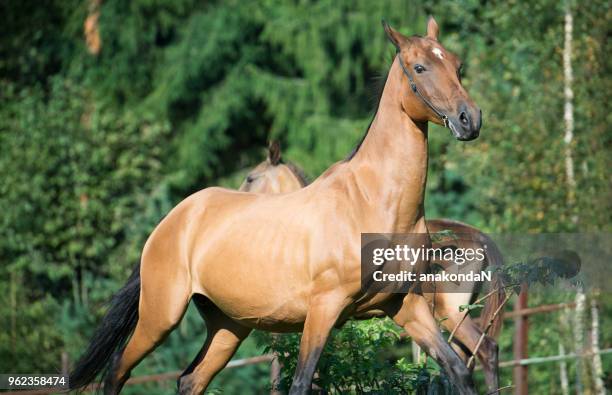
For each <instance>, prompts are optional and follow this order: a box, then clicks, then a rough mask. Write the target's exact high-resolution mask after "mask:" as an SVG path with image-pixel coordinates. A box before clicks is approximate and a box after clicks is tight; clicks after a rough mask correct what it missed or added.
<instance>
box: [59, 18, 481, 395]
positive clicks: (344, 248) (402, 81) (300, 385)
mask: <svg viewBox="0 0 612 395" xmlns="http://www.w3.org/2000/svg"><path fill="white" fill-rule="evenodd" d="M385 31H386V33H387V36H388V37H389V39H390V40H391V42H392V43H393V44H394V45H395V47H396V49H397V56H396V57H395V59H394V61H393V63H392V65H391V68H390V70H389V73H388V76H387V81H386V83H385V87H384V90H383V93H382V96H381V99H380V103H379V106H378V110H377V112H376V115H375V116H374V119H373V120H372V123H371V125H370V127H369V129H368V131H367V133H366V135H365V137H364V139H363V141H362V143H361V144H360V146H359V148H358V149H357V150H356V151H355V152H354V154H353V155H351V157H350V159H349V160H346V161H344V162H341V163H337V164H335V165H334V166H332V167H331V168H330V169H329V170H327V171H326V172H325V173H324V174H323V175H322V176H321V177H319V178H318V179H317V180H315V181H314V182H313V183H312V184H310V185H308V186H307V187H306V188H302V189H299V190H297V191H295V192H292V193H287V194H278V195H264V194H255V193H245V192H238V191H232V190H227V189H223V188H207V189H204V190H202V191H199V192H197V193H195V194H193V195H191V196H189V197H188V198H186V199H185V200H183V201H182V202H181V203H179V204H178V205H177V206H176V207H175V208H173V209H172V210H171V211H170V213H168V215H167V216H166V217H165V218H164V219H163V220H162V221H161V222H160V223H159V225H158V226H157V227H156V228H155V230H154V231H153V233H152V234H151V236H150V237H149V239H148V240H147V242H146V244H145V247H144V249H143V252H142V256H141V261H140V267H139V268H136V269H135V271H134V273H133V275H132V276H131V277H130V279H129V280H128V283H127V284H126V285H125V286H124V288H122V289H121V290H120V291H119V293H118V294H117V295H115V297H114V299H113V301H112V302H111V307H110V309H109V311H108V313H107V315H106V316H105V317H104V319H103V321H102V323H101V325H100V327H99V328H98V331H97V332H96V333H95V334H94V336H93V338H92V340H91V343H90V345H89V347H88V349H87V350H86V351H85V353H84V355H83V356H82V358H81V359H80V360H79V361H78V362H77V365H76V367H75V369H74V371H73V372H72V373H71V375H70V386H71V388H80V387H82V386H84V385H86V384H88V383H90V382H91V381H93V380H95V378H96V377H97V375H98V373H99V372H101V371H102V370H104V369H107V371H108V373H107V374H106V377H105V380H104V391H105V392H106V393H107V394H115V393H118V392H119V391H120V390H121V387H122V386H123V384H124V383H125V381H126V380H127V378H128V377H129V374H130V371H131V370H132V368H133V367H134V366H135V365H136V364H137V363H138V362H140V360H142V359H143V358H144V357H145V356H146V355H147V354H148V353H150V352H151V351H152V350H153V349H154V348H155V347H156V346H157V345H158V344H160V343H161V342H162V341H163V340H164V338H165V337H166V336H167V335H168V333H169V332H170V331H172V330H173V329H174V328H175V327H176V326H177V325H178V323H179V322H180V320H181V318H182V317H183V314H184V313H185V310H186V308H187V305H188V304H189V302H190V301H192V300H193V301H194V302H195V303H196V305H197V307H198V309H199V311H200V313H201V314H202V316H203V317H204V319H205V320H206V325H207V330H208V338H207V339H206V342H205V344H204V346H203V347H202V350H201V351H200V352H199V354H198V355H197V356H196V358H195V359H194V361H193V362H192V364H191V365H190V366H189V367H188V368H187V370H186V371H185V372H184V374H183V375H182V376H181V378H180V379H179V383H178V384H179V392H180V393H181V394H199V393H202V392H203V391H204V390H205V389H206V387H207V385H208V384H209V383H210V381H211V379H212V378H213V377H214V375H215V374H216V373H217V372H219V370H221V369H222V368H223V366H225V364H226V363H227V362H228V360H229V359H230V358H231V357H232V355H233V354H234V352H235V350H236V349H237V348H238V346H239V345H240V343H241V341H242V340H243V339H244V338H245V337H246V336H247V335H248V334H249V333H250V332H251V330H252V329H253V328H258V329H262V330H268V331H273V332H284V331H302V332H303V335H302V340H301V343H300V352H299V359H298V365H297V368H296V371H295V375H294V380H293V384H292V386H291V389H290V394H306V393H308V392H309V391H310V388H311V382H312V377H313V374H314V371H315V368H316V365H317V362H318V360H319V356H320V354H321V351H322V349H323V346H324V345H325V343H326V341H327V338H328V336H329V333H330V330H331V329H332V327H333V326H334V325H337V324H340V323H342V322H344V321H345V320H347V319H348V318H349V317H351V316H354V315H360V314H365V313H367V312H368V311H372V310H376V311H384V312H385V313H386V314H387V315H388V316H390V317H391V318H392V319H393V320H395V322H396V323H397V324H398V325H400V326H402V327H403V328H404V330H405V331H406V332H407V333H408V334H409V335H410V336H411V337H412V339H413V340H414V341H416V342H417V343H418V344H419V345H420V346H421V347H422V348H423V349H425V350H426V351H427V352H428V353H429V355H431V356H432V357H433V358H435V359H436V360H437V361H438V363H439V364H440V365H441V366H442V367H443V368H444V369H445V371H446V372H447V374H448V375H449V377H450V379H451V380H452V381H453V384H454V385H455V386H456V388H457V389H458V390H459V391H460V392H461V393H463V394H475V393H476V392H475V389H474V385H473V383H472V379H471V376H470V373H469V371H468V369H467V367H466V366H465V364H464V363H463V362H462V361H461V359H460V358H459V357H458V356H457V354H456V353H455V352H454V351H453V350H452V348H451V347H450V346H449V345H448V344H447V343H446V341H445V340H444V338H443V337H442V335H441V334H440V331H439V330H438V327H437V323H436V320H435V318H434V317H433V315H432V313H431V312H430V310H429V307H428V304H427V301H426V299H425V298H424V296H423V295H420V294H418V293H414V292H412V293H409V294H406V295H404V294H381V293H376V294H375V293H372V294H363V293H362V292H361V284H360V283H361V281H360V270H359V267H360V239H361V237H360V235H361V233H366V232H370V233H420V234H423V237H424V238H427V235H428V233H427V227H426V224H425V210H424V206H423V197H424V192H425V182H426V179H427V123H428V122H435V123H439V124H443V125H445V126H448V128H449V129H450V130H451V133H452V135H453V136H454V137H455V138H457V139H459V140H472V139H474V138H476V137H477V136H478V134H479V130H480V125H481V114H480V110H479V109H478V107H477V106H476V105H475V104H474V103H473V102H472V100H471V99H470V97H469V96H468V94H467V92H466V91H465V89H464V88H463V87H462V85H461V81H460V79H459V68H460V66H461V62H460V61H459V59H458V58H457V57H456V56H455V55H454V54H452V53H450V52H449V51H447V50H446V49H445V48H444V47H442V45H441V44H440V43H439V42H438V39H437V35H438V26H437V24H436V22H435V21H434V20H433V19H430V21H429V22H428V26H427V35H426V36H425V37H418V36H413V37H405V36H403V35H402V34H400V33H398V32H397V31H395V30H393V29H392V28H390V27H389V26H388V25H385ZM330 133H333V131H330ZM415 267H416V268H417V269H422V267H423V264H419V265H417V266H415ZM130 334H131V336H130ZM126 342H127V344H126ZM124 344H125V346H124Z"/></svg>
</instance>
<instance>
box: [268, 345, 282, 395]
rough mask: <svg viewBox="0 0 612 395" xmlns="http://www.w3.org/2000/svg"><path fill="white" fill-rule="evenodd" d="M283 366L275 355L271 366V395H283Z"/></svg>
mask: <svg viewBox="0 0 612 395" xmlns="http://www.w3.org/2000/svg"><path fill="white" fill-rule="evenodd" d="M280 379H281V365H280V362H279V361H278V357H277V356H276V355H275V356H274V358H273V359H272V363H271V364H270V384H271V389H270V395H281V394H282V392H281V391H280V389H279V388H280Z"/></svg>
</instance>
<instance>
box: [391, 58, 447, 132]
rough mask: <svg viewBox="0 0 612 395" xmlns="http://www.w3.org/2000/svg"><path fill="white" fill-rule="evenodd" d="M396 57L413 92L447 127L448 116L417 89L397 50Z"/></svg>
mask: <svg viewBox="0 0 612 395" xmlns="http://www.w3.org/2000/svg"><path fill="white" fill-rule="evenodd" d="M397 58H398V59H399V63H400V66H401V67H402V71H403V72H404V74H406V77H408V81H410V88H411V89H412V91H413V92H414V94H415V95H416V96H417V97H418V98H419V99H421V101H422V102H423V103H425V105H426V106H427V107H429V108H430V109H431V111H433V112H434V114H436V116H437V117H438V118H440V119H441V120H442V122H443V123H444V127H445V128H448V127H449V126H450V124H449V121H448V117H447V116H446V115H444V114H443V113H442V111H440V110H438V109H437V108H436V107H435V106H434V105H433V104H431V102H430V101H429V100H427V98H426V97H425V96H423V95H422V94H421V91H419V89H418V88H417V86H416V84H415V82H414V79H413V78H412V74H411V73H410V71H408V68H407V67H406V65H405V64H404V61H403V60H402V57H401V56H400V53H399V51H398V52H397Z"/></svg>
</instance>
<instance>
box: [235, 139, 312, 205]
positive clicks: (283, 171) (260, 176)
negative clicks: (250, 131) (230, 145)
mask: <svg viewBox="0 0 612 395" xmlns="http://www.w3.org/2000/svg"><path fill="white" fill-rule="evenodd" d="M306 184H307V181H306V178H305V177H304V175H303V173H302V172H301V171H300V170H299V169H298V168H297V167H296V166H294V165H292V164H291V163H283V161H282V159H281V151H280V144H279V143H278V141H272V142H270V146H269V147H268V158H267V159H266V160H265V161H263V162H261V163H260V164H259V165H257V166H256V167H255V168H254V169H253V170H251V171H250V172H249V174H248V175H247V177H246V179H245V180H244V182H243V183H242V185H240V189H239V190H240V191H243V192H257V193H270V194H274V193H287V192H293V191H297V190H298V189H301V188H303V187H304V186H306Z"/></svg>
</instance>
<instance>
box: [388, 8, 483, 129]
mask: <svg viewBox="0 0 612 395" xmlns="http://www.w3.org/2000/svg"><path fill="white" fill-rule="evenodd" d="M383 26H384V28H385V32H386V33H387V36H388V37H389V40H391V42H392V43H393V45H395V48H396V49H397V57H398V61H399V63H400V66H401V69H402V72H403V74H404V79H405V82H406V84H405V86H406V92H405V94H404V95H403V99H402V107H403V110H404V111H405V112H406V113H407V114H408V115H409V116H410V118H412V119H413V120H415V121H417V122H426V121H431V122H434V123H437V124H440V125H444V126H446V127H448V128H449V129H450V130H451V133H452V134H453V136H455V137H456V138H457V139H458V140H473V139H475V138H476V137H478V134H479V133H480V126H481V123H482V118H481V115H482V114H481V111H480V109H479V108H478V106H476V104H475V103H474V102H473V101H472V99H471V98H470V96H469V95H468V93H467V92H466V90H465V89H464V88H463V86H462V85H461V65H462V63H461V60H460V59H459V58H458V57H457V56H456V55H455V54H453V53H451V52H450V51H448V50H446V49H445V48H444V47H443V46H442V45H441V44H440V42H438V24H437V23H436V21H435V20H434V18H433V17H431V18H430V19H429V22H428V23H427V35H426V36H425V37H420V36H411V37H406V36H404V35H402V34H401V33H399V32H397V31H396V30H394V29H393V28H391V26H389V25H388V24H387V23H385V22H384V21H383Z"/></svg>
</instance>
